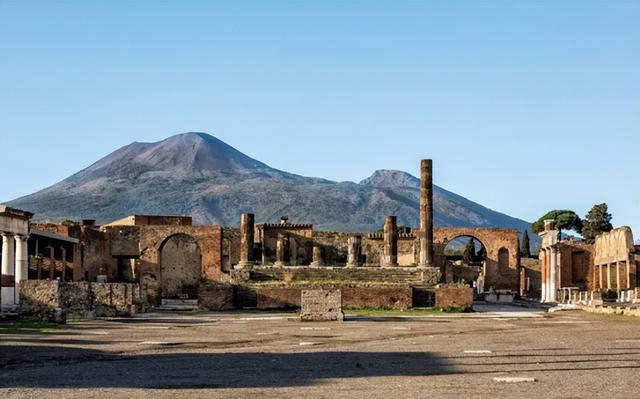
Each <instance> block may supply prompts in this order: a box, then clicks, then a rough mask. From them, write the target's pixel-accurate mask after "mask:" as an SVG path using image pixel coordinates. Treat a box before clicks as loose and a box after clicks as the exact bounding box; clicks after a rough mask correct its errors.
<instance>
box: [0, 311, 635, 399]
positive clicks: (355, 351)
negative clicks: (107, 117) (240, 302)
mask: <svg viewBox="0 0 640 399" xmlns="http://www.w3.org/2000/svg"><path fill="white" fill-rule="evenodd" d="M478 310H480V311H481V312H480V313H472V314H450V315H442V316H439V315H438V316H424V317H370V318H367V317H353V318H347V321H345V322H343V323H333V322H327V323H301V322H298V321H295V320H291V319H290V318H291V317H292V316H293V315H292V314H271V313H250V312H245V313H191V314H167V313H164V314H144V315H141V316H140V317H137V318H134V319H115V320H92V321H83V322H77V323H71V324H68V325H66V326H64V327H63V328H61V329H59V330H56V331H54V332H50V333H37V334H36V333H33V334H7V335H0V398H38V399H40V398H83V399H84V398H109V399H113V398H121V397H127V398H149V397H153V398H154V399H161V398H173V397H180V398H202V397H212V398H248V397H251V398H261V397H269V398H296V399H299V398H364V397H366V398H368V399H372V398H385V399H388V398H393V399H398V398H428V397H437V398H456V399H459V398H484V397H487V398H488V397H491V398H493V397H519V398H529V397H531V398H539V397H544V398H554V397H558V398H565V399H566V398H584V397H596V396H604V395H606V396H607V397H609V398H634V397H639V396H640V391H639V388H638V386H639V385H638V381H639V377H640V320H639V319H635V318H624V317H620V316H605V315H595V314H588V313H583V312H579V311H571V312H557V313H553V314H547V313H542V312H540V311H531V310H523V309H520V308H515V307H508V306H503V307H489V306H485V307H481V308H479V309H478ZM503 377H516V378H522V379H523V382H501V381H502V380H504V378H503ZM495 379H498V380H500V381H496V380H495ZM531 379H535V381H533V382H531ZM506 380H507V381H508V380H509V378H507V379H506Z"/></svg>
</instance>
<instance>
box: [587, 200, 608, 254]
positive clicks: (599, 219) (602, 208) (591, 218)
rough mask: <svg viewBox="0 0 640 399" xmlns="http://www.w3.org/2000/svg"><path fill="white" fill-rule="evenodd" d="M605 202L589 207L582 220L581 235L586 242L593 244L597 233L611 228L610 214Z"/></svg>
mask: <svg viewBox="0 0 640 399" xmlns="http://www.w3.org/2000/svg"><path fill="white" fill-rule="evenodd" d="M608 210H609V207H608V206H607V204H606V203H603V204H596V205H594V206H593V208H591V210H590V211H589V212H587V215H586V216H585V217H584V221H583V222H582V237H583V238H584V240H585V241H586V242H588V243H591V244H593V243H594V242H595V240H596V236H597V235H598V234H602V233H606V232H608V231H611V230H613V225H612V224H611V214H610V213H609V212H608Z"/></svg>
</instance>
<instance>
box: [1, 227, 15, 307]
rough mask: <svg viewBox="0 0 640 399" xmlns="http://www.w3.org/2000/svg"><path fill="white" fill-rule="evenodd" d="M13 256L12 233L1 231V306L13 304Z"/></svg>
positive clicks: (11, 305)
mask: <svg viewBox="0 0 640 399" xmlns="http://www.w3.org/2000/svg"><path fill="white" fill-rule="evenodd" d="M14 268H15V257H14V252H13V234H11V233H2V269H1V270H2V274H0V283H1V284H0V304H1V305H2V307H9V308H11V307H13V306H14V305H15V301H14V297H15V278H14V274H13V273H14Z"/></svg>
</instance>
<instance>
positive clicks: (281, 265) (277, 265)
mask: <svg viewBox="0 0 640 399" xmlns="http://www.w3.org/2000/svg"><path fill="white" fill-rule="evenodd" d="M273 266H274V267H284V262H280V261H277V262H275V263H274V264H273Z"/></svg>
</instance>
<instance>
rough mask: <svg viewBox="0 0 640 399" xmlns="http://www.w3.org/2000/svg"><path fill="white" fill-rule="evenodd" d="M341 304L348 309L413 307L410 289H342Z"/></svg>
mask: <svg viewBox="0 0 640 399" xmlns="http://www.w3.org/2000/svg"><path fill="white" fill-rule="evenodd" d="M342 304H343V305H344V306H345V307H350V308H367V307H369V308H390V309H408V308H410V307H412V306H413V290H412V289H411V287H369V288H359V287H356V288H344V289H343V290H342Z"/></svg>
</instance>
